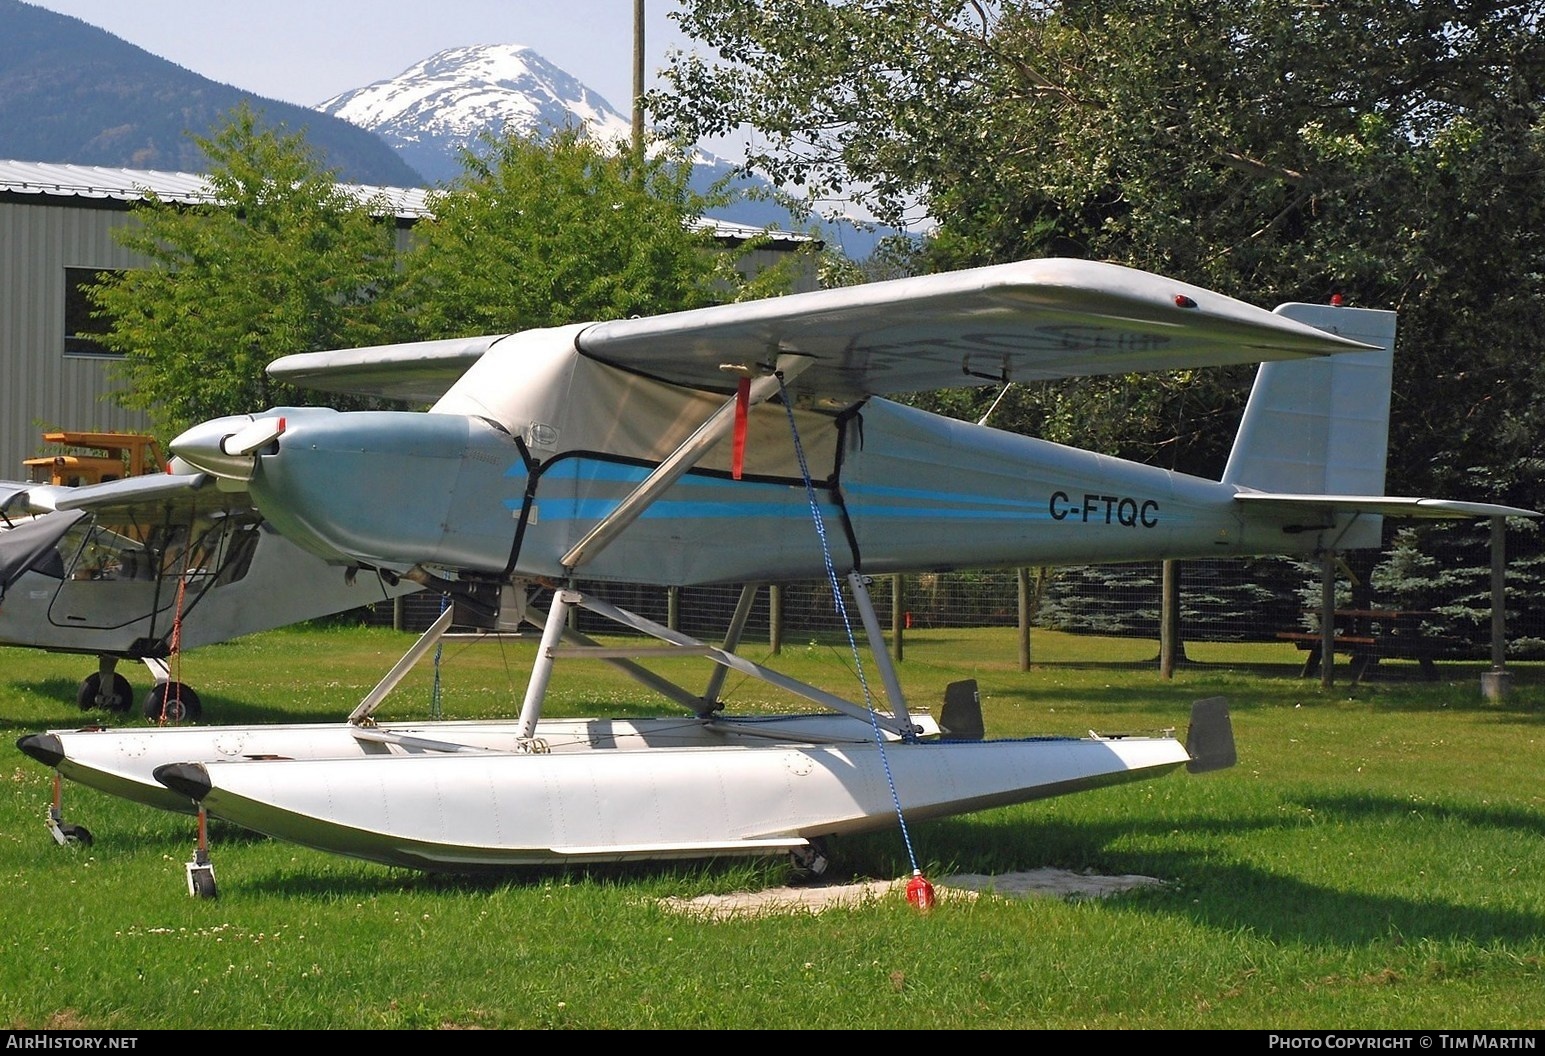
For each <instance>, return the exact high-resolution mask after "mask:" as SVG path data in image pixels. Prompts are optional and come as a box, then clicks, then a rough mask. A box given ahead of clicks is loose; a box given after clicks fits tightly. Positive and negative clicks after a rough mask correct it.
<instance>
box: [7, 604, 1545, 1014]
mask: <svg viewBox="0 0 1545 1056" xmlns="http://www.w3.org/2000/svg"><path fill="white" fill-rule="evenodd" d="M411 641H412V638H411V636H408V635H405V634H400V633H396V632H392V631H390V630H384V629H361V628H338V627H318V626H307V627H301V628H290V629H286V630H282V631H275V632H271V633H268V634H263V635H255V636H252V637H249V638H244V639H240V640H238V641H235V642H231V643H227V644H224V645H218V646H211V647H206V648H204V649H200V650H197V651H194V652H191V653H189V654H188V655H187V656H185V657H183V658H182V659H181V677H182V678H183V679H184V680H185V681H187V682H188V683H190V684H191V685H193V686H194V687H195V688H196V689H197V691H198V692H199V695H200V696H201V697H202V699H203V703H204V708H205V719H204V721H205V722H209V723H254V722H270V721H302V720H332V719H337V720H341V719H342V718H343V716H345V715H347V713H348V712H349V711H350V710H351V709H352V708H353V707H354V705H355V704H357V703H358V701H359V699H360V698H361V697H362V696H363V695H364V694H365V693H366V692H368V691H369V689H370V688H371V687H372V686H373V685H374V684H375V683H376V682H377V680H379V679H380V678H381V677H382V675H384V674H385V672H386V671H387V670H388V669H389V668H390V667H391V665H392V664H393V663H394V662H395V661H396V659H397V657H398V656H399V655H400V654H401V653H402V652H403V650H404V649H406V648H407V646H408V645H409V644H411ZM534 649H535V639H534V637H533V638H522V639H506V640H504V641H501V642H490V641H483V642H475V643H474V642H470V641H466V640H452V641H448V642H446V643H445V644H444V646H443V647H442V649H441V650H440V653H439V657H438V660H437V661H436V662H430V661H426V662H425V663H423V664H421V665H420V667H419V668H418V669H416V670H415V671H414V672H413V673H412V674H411V675H410V676H409V677H408V679H407V680H405V682H404V683H403V684H402V685H401V686H400V687H399V689H398V690H397V692H396V693H395V694H394V695H393V696H392V697H391V698H389V700H388V702H387V704H386V705H385V706H384V707H383V708H382V709H381V711H380V712H379V715H380V716H381V717H382V718H423V717H425V716H429V715H439V716H443V717H445V718H449V719H461V718H479V717H490V716H505V717H511V718H513V717H515V716H516V715H518V713H519V710H520V702H521V693H522V691H523V688H524V678H525V674H526V672H527V671H528V670H529V668H530V663H531V657H532V654H533V652H534ZM743 652H744V653H745V654H746V655H748V656H750V657H751V658H752V659H757V660H766V661H767V662H769V663H771V664H773V665H774V666H777V667H779V668H780V669H781V670H785V671H787V672H788V673H789V674H791V675H793V676H794V677H796V678H800V679H803V680H805V681H808V682H812V683H815V684H817V685H820V686H822V687H823V688H826V689H828V690H831V691H832V692H837V693H842V694H844V695H848V696H853V695H855V694H857V693H858V692H859V691H858V689H857V680H856V677H855V673H854V670H853V661H852V657H851V654H850V653H849V652H848V647H847V645H846V643H845V642H837V643H831V642H824V641H822V642H807V641H800V642H792V643H791V642H789V641H787V640H785V644H784V648H783V650H782V653H781V655H780V656H778V657H768V656H764V655H760V654H759V653H758V651H757V649H756V647H755V645H754V644H752V645H750V646H748V647H747V648H745V649H743ZM1155 652H1156V648H1155V645H1154V643H1153V642H1151V641H1134V640H1122V639H1109V638H1094V637H1085V636H1070V635H1062V634H1057V633H1053V632H1040V631H1037V632H1036V633H1035V635H1034V638H1033V642H1032V660H1033V662H1032V664H1031V667H1030V669H1029V670H1028V671H1022V670H1020V668H1019V664H1018V652H1017V646H1016V643H1015V639H1014V632H1013V630H1012V628H1009V629H1001V630H1000V629H993V630H971V631H957V630H949V631H939V630H928V631H911V632H908V634H907V637H906V640H905V651H904V659H903V660H902V662H901V663H900V665H899V674H900V679H901V682H902V685H903V687H904V689H905V690H906V692H907V694H908V698H909V702H910V704H911V705H912V706H913V707H915V708H916V707H930V706H931V707H937V705H938V702H939V701H940V700H942V695H943V690H944V687H945V685H947V684H948V683H949V682H951V681H954V680H956V679H960V678H974V679H976V680H977V682H978V685H979V687H980V692H981V697H982V702H983V710H984V716H985V720H986V724H987V730H988V735H989V736H994V737H997V736H1020V735H1029V734H1084V733H1086V732H1088V731H1089V730H1095V731H1097V732H1100V733H1115V732H1130V733H1150V732H1156V731H1159V730H1161V729H1165V728H1179V729H1180V731H1181V733H1182V735H1183V733H1184V726H1185V723H1186V721H1187V715H1188V711H1189V707H1190V704H1191V702H1192V701H1193V700H1196V699H1198V698H1202V697H1211V696H1224V697H1227V698H1228V700H1229V702H1230V707H1231V710H1232V714H1233V720H1234V730H1235V736H1236V739H1237V741H1238V747H1239V763H1238V765H1237V766H1235V767H1234V768H1232V769H1230V770H1226V771H1222V772H1219V773H1214V774H1206V775H1196V776H1192V775H1187V774H1184V773H1181V774H1178V775H1169V776H1166V777H1162V778H1158V779H1155V780H1152V781H1147V782H1138V783H1134V784H1128V785H1123V786H1119V787H1115V788H1110V789H1104V790H1100V791H1095V792H1087V793H1082V794H1079V795H1074V796H1067V797H1063V798H1059V799H1053V800H1049V801H1044V802H1040V803H1032V804H1025V805H1022V806H1017V807H1005V808H1000V809H997V810H991V811H985V812H982V813H979V814H975V815H970V816H965V817H959V818H952V819H947V820H941V821H934V822H926V823H921V824H916V825H909V826H908V830H907V832H908V836H909V838H910V842H911V844H912V847H913V850H914V851H915V854H916V856H917V858H918V860H919V863H920V865H921V866H922V867H923V869H924V872H925V873H926V874H927V875H929V876H931V877H943V876H947V875H950V874H953V873H966V872H969V873H988V874H996V873H1005V872H1012V871H1022V870H1031V869H1037V868H1042V867H1056V868H1063V869H1074V870H1089V871H1093V872H1098V873H1102V874H1139V875H1143V876H1150V877H1155V878H1158V879H1159V880H1162V881H1163V883H1162V884H1160V885H1156V886H1149V887H1144V888H1141V889H1138V890H1134V891H1130V892H1127V893H1123V894H1119V895H1114V896H1111V897H1108V898H1102V899H1098V900H1068V899H1061V898H1054V897H1044V896H1043V897H1033V898H1007V897H984V898H979V899H976V900H966V899H953V898H946V899H944V900H943V901H941V903H940V905H939V906H938V908H937V909H936V910H935V911H934V912H932V913H929V914H919V913H917V912H916V911H914V910H913V909H912V908H911V907H910V906H908V905H907V903H906V902H905V900H904V899H902V898H901V897H900V896H895V897H889V898H877V899H874V900H872V901H869V902H866V903H864V904H862V905H858V906H853V907H846V908H839V909H829V910H826V911H824V912H821V913H818V914H816V913H808V912H807V913H792V914H783V915H776V916H770V917H742V918H731V919H728V920H715V921H704V920H695V919H691V918H684V917H682V916H680V915H677V914H674V913H671V912H668V911H666V910H665V909H664V908H663V906H662V904H661V900H662V899H664V898H666V897H667V896H692V895H698V894H708V893H727V892H731V891H735V890H740V889H745V888H757V887H766V886H772V885H777V884H782V883H786V882H788V881H789V880H790V879H791V876H792V872H791V868H790V866H789V864H788V863H787V862H785V861H784V860H782V859H779V858H770V859H765V860H764V859H749V860H740V859H736V860H721V861H708V862H701V863H690V864H682V863H676V864H671V865H638V866H628V867H606V868H593V869H571V870H565V869H557V868H553V869H531V870H519V871H512V872H510V873H508V874H501V875H499V876H495V877H481V878H475V879H474V878H462V877H446V876H430V875H426V874H420V873H416V872H410V871H405V870H397V869H389V868H385V867H381V866H377V865H373V864H370V863H364V862H356V861H352V860H349V859H344V858H339V857H335V856H329V855H325V854H321V853H318V852H314V851H310V850H306V849H303V848H298V847H295V846H291V845H288V844H282V843H278V842H276V841H273V840H270V839H267V838H264V837H260V836H257V835H254V834H252V833H249V832H246V831H243V830H240V829H237V828H235V827H232V826H228V825H222V824H221V823H220V822H219V821H218V820H216V821H215V822H213V823H212V824H211V828H210V847H211V853H212V857H213V861H214V864H215V869H216V872H217V875H218V877H219V884H220V897H219V898H218V899H214V900H205V899H195V898H190V897H189V895H188V893H187V887H186V883H185V870H184V864H185V863H186V862H187V861H188V860H189V858H190V857H191V854H192V850H193V845H194V837H195V833H194V829H193V823H192V819H191V818H189V817H186V816H181V815H172V814H165V813H161V812H158V811H154V810H151V809H149V808H145V807H140V806H136V805H134V804H130V803H127V802H124V801H120V800H115V799H112V798H110V797H107V796H104V795H101V794H99V793H95V792H93V791H91V790H89V789H85V788H82V787H80V786H76V785H66V786H65V788H64V793H63V794H64V813H65V815H66V818H67V819H68V820H71V821H74V822H79V823H82V824H85V825H87V826H88V827H89V828H90V829H91V831H92V833H93V834H94V836H95V841H94V843H93V844H92V845H91V846H90V847H60V846H58V845H56V844H55V843H54V842H53V841H52V840H51V839H50V837H49V835H48V832H47V831H46V828H45V825H44V820H45V816H46V811H47V807H48V805H49V802H50V799H51V796H52V775H51V772H50V771H48V770H47V769H46V768H44V767H42V766H40V765H39V764H37V763H35V762H34V761H32V760H30V759H28V758H26V757H24V756H23V755H22V754H21V753H20V752H19V751H18V750H17V749H16V748H15V741H16V739H17V738H18V737H20V736H22V735H24V734H27V733H31V732H36V731H38V730H42V729H47V728H52V727H62V726H72V725H78V724H80V723H81V722H82V721H83V715H82V713H81V712H80V711H79V710H78V709H77V707H76V705H75V689H76V685H77V683H78V682H79V680H80V678H81V677H82V676H83V675H85V674H86V673H87V672H88V671H90V670H92V669H93V666H94V665H93V662H92V661H91V660H90V659H89V658H84V657H78V656H67V655H52V654H45V653H40V652H33V651H26V650H15V649H0V725H3V726H4V730H5V736H4V738H3V739H0V753H4V756H3V763H4V765H3V768H0V772H3V773H4V774H5V775H6V776H7V778H8V780H7V782H6V785H5V792H4V795H3V796H0V884H3V889H4V892H5V898H4V900H3V902H0V907H3V908H0V913H3V914H4V916H5V920H4V924H5V926H4V927H3V928H0V936H3V937H0V942H3V944H4V945H3V950H4V953H3V956H0V1024H4V1025H5V1026H7V1027H9V1028H12V1029H35V1028H47V1027H75V1028H98V1029H105V1030H142V1029H155V1028H169V1029H195V1028H197V1029H211V1028H216V1029H218V1028H230V1029H261V1028H270V1029H345V1028H359V1029H387V1028H440V1027H448V1028H472V1029H475V1028H488V1029H513V1028H596V1029H621V1028H672V1029H681V1028H706V1029H758V1028H761V1029H812V1028H815V1029H819V1028H828V1029H843V1028H852V1029H887V1028H891V1029H893V1028H912V1029H1026V1028H1068V1027H1074V1028H1083V1027H1088V1028H1135V1027H1141V1028H1170V1029H1175V1028H1180V1029H1211V1028H1216V1029H1223V1028H1235V1029H1238V1028H1243V1029H1266V1028H1276V1029H1294V1028H1300V1029H1314V1028H1322V1029H1338V1030H1353V1029H1431V1030H1448V1031H1462V1030H1481V1029H1535V1028H1538V1027H1540V1026H1541V1025H1542V1024H1545V841H1542V836H1545V783H1542V777H1545V758H1542V750H1545V669H1542V668H1541V667H1540V666H1538V665H1531V664H1519V665H1515V666H1513V667H1511V668H1510V670H1511V671H1512V673H1513V685H1512V691H1511V692H1510V693H1509V695H1508V696H1507V697H1505V698H1504V699H1501V700H1489V699H1487V698H1486V697H1485V696H1484V694H1483V693H1482V692H1481V674H1482V672H1483V671H1484V670H1485V665H1480V664H1440V665H1439V667H1438V670H1439V675H1440V678H1439V680H1438V681H1436V682H1424V681H1421V680H1420V679H1418V678H1417V665H1416V664H1415V663H1406V662H1387V663H1385V664H1382V665H1380V667H1379V668H1378V669H1376V674H1375V677H1374V678H1373V679H1372V680H1368V681H1365V682H1364V683H1363V684H1361V685H1355V686H1354V685H1352V684H1351V683H1350V677H1349V675H1348V674H1347V673H1346V668H1345V667H1344V666H1343V665H1341V664H1338V665H1337V672H1336V673H1337V682H1336V684H1335V685H1334V686H1333V687H1331V688H1329V689H1325V688H1322V687H1321V686H1320V684H1319V682H1318V680H1317V679H1309V680H1306V679H1302V678H1300V677H1299V665H1300V660H1301V657H1300V654H1298V653H1297V652H1296V650H1294V649H1293V648H1292V647H1291V646H1290V645H1282V644H1276V643H1270V644H1259V645H1225V644H1211V643H1192V644H1190V645H1189V646H1188V658H1189V661H1190V662H1188V663H1186V664H1183V665H1181V666H1180V668H1179V669H1178V670H1177V671H1176V672H1175V675H1174V677H1173V678H1171V679H1162V678H1161V677H1160V676H1159V674H1158V671H1157V666H1156V664H1155V663H1154V662H1153V656H1154V654H1155ZM701 663H702V662H701V661H692V662H689V661H673V662H672V664H670V665H653V664H652V666H657V667H660V669H661V670H668V669H669V668H670V667H672V666H674V667H677V668H678V669H682V668H685V669H688V671H689V673H688V674H687V675H685V676H683V677H685V678H688V679H689V680H690V681H689V684H701V681H700V680H701V679H702V678H703V677H706V672H702V673H700V666H701ZM123 673H124V674H126V675H128V676H129V678H130V680H131V681H133V682H134V683H135V684H136V687H137V689H138V690H139V691H141V692H143V690H144V689H145V688H146V687H147V686H148V679H147V678H146V676H145V674H144V672H143V671H140V670H134V669H132V668H130V667H129V666H128V665H125V666H124V668H123ZM868 674H869V675H870V681H871V684H874V679H873V670H872V668H871V669H870V670H869V672H868ZM724 696H725V697H726V698H727V699H728V700H729V701H730V705H731V707H732V708H746V709H757V708H780V707H787V706H789V702H788V701H786V700H781V699H779V698H778V697H777V696H776V695H775V694H771V693H770V692H769V691H768V690H767V689H766V687H764V686H763V685H761V684H760V683H756V682H748V681H744V680H740V679H739V677H738V676H734V675H732V676H731V678H730V679H729V681H728V683H727V685H726V687H725V691H724ZM549 701H550V706H549V713H550V714H571V715H581V714H586V715H590V714H606V715H618V714H632V715H645V714H656V713H661V712H662V711H668V709H669V708H670V707H671V706H670V705H668V704H664V703H661V702H658V701H655V700H653V699H651V698H650V697H649V696H648V694H647V693H645V692H643V691H642V690H641V689H639V688H638V687H636V686H635V684H634V683H632V682H630V681H628V680H627V679H626V678H625V677H624V676H622V675H620V674H618V673H615V672H614V671H613V670H612V669H611V668H609V667H607V666H605V665H600V664H589V663H580V662H570V663H567V664H561V665H560V667H559V669H558V673H557V675H556V676H555V678H554V682H553V687H552V692H551V694H550V696H549ZM94 717H95V718H98V719H100V718H102V716H100V715H99V714H98V715H96V716H94ZM111 721H113V722H115V723H119V722H121V723H124V724H130V723H137V722H138V721H139V720H136V719H134V718H133V717H132V716H122V717H114V718H113V719H112V720H111ZM903 806H904V805H903ZM832 849H833V852H834V860H833V865H832V870H831V874H830V877H829V878H831V879H861V878H880V879H891V878H896V877H901V876H905V875H907V874H908V873H909V872H910V862H909V856H908V853H907V846H906V841H904V840H903V839H902V837H901V833H900V830H899V827H898V831H897V832H894V833H882V834H875V835H871V836H865V837H860V838H854V839H851V840H847V841H838V842H837V843H835V844H834V845H833V848H832Z"/></svg>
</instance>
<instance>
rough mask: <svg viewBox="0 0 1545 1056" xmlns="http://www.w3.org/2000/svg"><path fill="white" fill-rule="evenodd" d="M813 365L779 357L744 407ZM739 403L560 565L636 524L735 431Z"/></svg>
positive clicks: (577, 560) (727, 405)
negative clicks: (673, 486)
mask: <svg viewBox="0 0 1545 1056" xmlns="http://www.w3.org/2000/svg"><path fill="white" fill-rule="evenodd" d="M814 362H815V360H814V359H812V358H811V357H809V356H798V355H787V354H786V355H781V356H779V357H778V365H777V368H776V369H775V370H774V371H770V372H768V373H765V374H762V375H761V376H759V377H757V378H754V379H753V380H752V381H751V386H750V393H749V394H748V396H747V397H746V401H745V404H744V406H746V407H750V406H754V405H756V404H758V403H761V402H762V401H764V400H766V399H767V398H768V397H769V396H771V395H773V394H774V393H776V392H778V391H779V389H780V388H782V384H783V381H792V380H793V379H795V378H797V377H799V375H800V374H801V373H802V372H803V371H804V370H805V368H806V367H808V366H810V365H811V364H812V363H814ZM780 379H782V380H780ZM741 402H742V401H741V398H740V395H739V393H738V391H737V393H736V394H735V395H732V396H731V397H730V398H729V399H728V400H727V401H725V402H724V403H723V404H721V405H720V406H719V409H718V410H716V411H714V413H713V414H711V415H709V416H708V419H707V420H706V421H704V422H703V424H702V425H700V426H698V427H697V430H696V431H695V432H693V434H692V435H691V436H689V437H687V438H686V440H684V441H682V443H681V446H680V447H678V448H677V449H676V450H675V451H673V452H671V454H670V456H669V457H668V458H666V459H665V461H663V462H661V463H660V464H659V465H658V466H656V467H655V469H654V471H653V472H652V473H650V474H649V476H647V477H645V478H644V479H643V480H642V481H640V482H639V485H638V487H636V488H634V489H633V490H632V491H631V492H629V493H628V495H627V497H626V498H624V499H623V500H622V501H621V502H620V503H618V504H617V508H616V509H615V510H613V511H612V512H611V513H609V514H607V515H606V516H605V517H603V518H601V521H600V523H598V524H597V525H596V526H595V527H594V528H592V529H590V531H589V532H588V533H586V535H585V537H584V538H583V539H581V540H580V541H579V542H577V543H575V544H574V547H573V548H572V549H571V550H570V551H569V552H568V553H566V554H564V555H563V558H562V560H561V562H560V564H562V565H563V567H564V568H566V569H568V570H569V572H570V573H572V572H573V571H574V570H575V569H576V568H578V567H579V566H580V565H582V564H584V563H585V562H586V561H588V560H589V559H590V558H591V557H593V556H595V554H596V553H599V552H600V551H601V550H602V549H604V548H605V547H606V544H608V543H610V542H611V541H612V540H613V539H615V538H616V537H617V534H618V533H619V532H621V531H622V530H623V529H624V528H626V527H627V526H628V525H630V524H632V523H633V522H634V521H636V520H637V519H638V518H639V515H640V514H642V513H643V512H644V511H645V510H646V509H648V508H649V506H650V505H651V504H652V503H653V502H654V501H655V500H656V499H658V498H659V497H660V495H661V494H662V493H663V492H664V491H665V490H666V489H667V488H669V487H670V486H671V485H672V484H674V483H676V481H678V480H680V479H681V477H682V475H683V474H685V473H686V472H687V470H689V469H691V468H692V467H693V466H695V465H697V464H698V462H700V461H702V459H703V456H705V455H707V454H708V451H709V449H710V448H712V447H713V445H714V444H716V443H718V442H719V440H720V439H721V438H722V437H723V436H724V435H725V434H726V433H728V432H730V431H731V430H732V429H733V428H734V427H735V416H736V408H737V406H739V405H741Z"/></svg>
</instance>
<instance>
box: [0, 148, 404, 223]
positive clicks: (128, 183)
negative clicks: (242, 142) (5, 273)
mask: <svg viewBox="0 0 1545 1056" xmlns="http://www.w3.org/2000/svg"><path fill="white" fill-rule="evenodd" d="M344 186H346V187H348V188H349V189H350V190H352V191H354V192H356V193H357V194H358V195H359V196H360V198H362V199H364V200H367V201H368V200H372V199H375V198H377V197H379V198H381V199H382V200H384V201H385V202H387V203H388V204H389V205H390V206H391V208H392V210H393V212H394V213H395V214H396V216H397V217H398V218H400V219H404V220H415V219H418V218H419V217H422V216H427V215H428V210H427V209H426V208H425V196H426V195H427V194H428V193H429V192H428V191H426V190H425V189H424V188H422V187H372V186H368V185H364V184H345V185H344ZM0 193H11V194H36V195H40V196H42V197H46V198H109V199H114V200H116V201H121V202H137V201H140V200H141V199H143V198H144V197H145V196H146V194H147V193H154V194H155V195H156V196H157V197H158V198H161V199H163V200H164V201H168V202H180V203H184V204H189V205H194V204H203V203H209V202H213V201H214V200H215V196H214V193H213V191H212V190H211V188H210V186H209V181H208V180H207V179H206V178H205V177H204V176H202V175H200V174H199V173H196V172H167V171H165V170H161V169H118V168H112V167H110V166H105V165H63V164H56V163H53V162H44V161H9V160H0Z"/></svg>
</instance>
